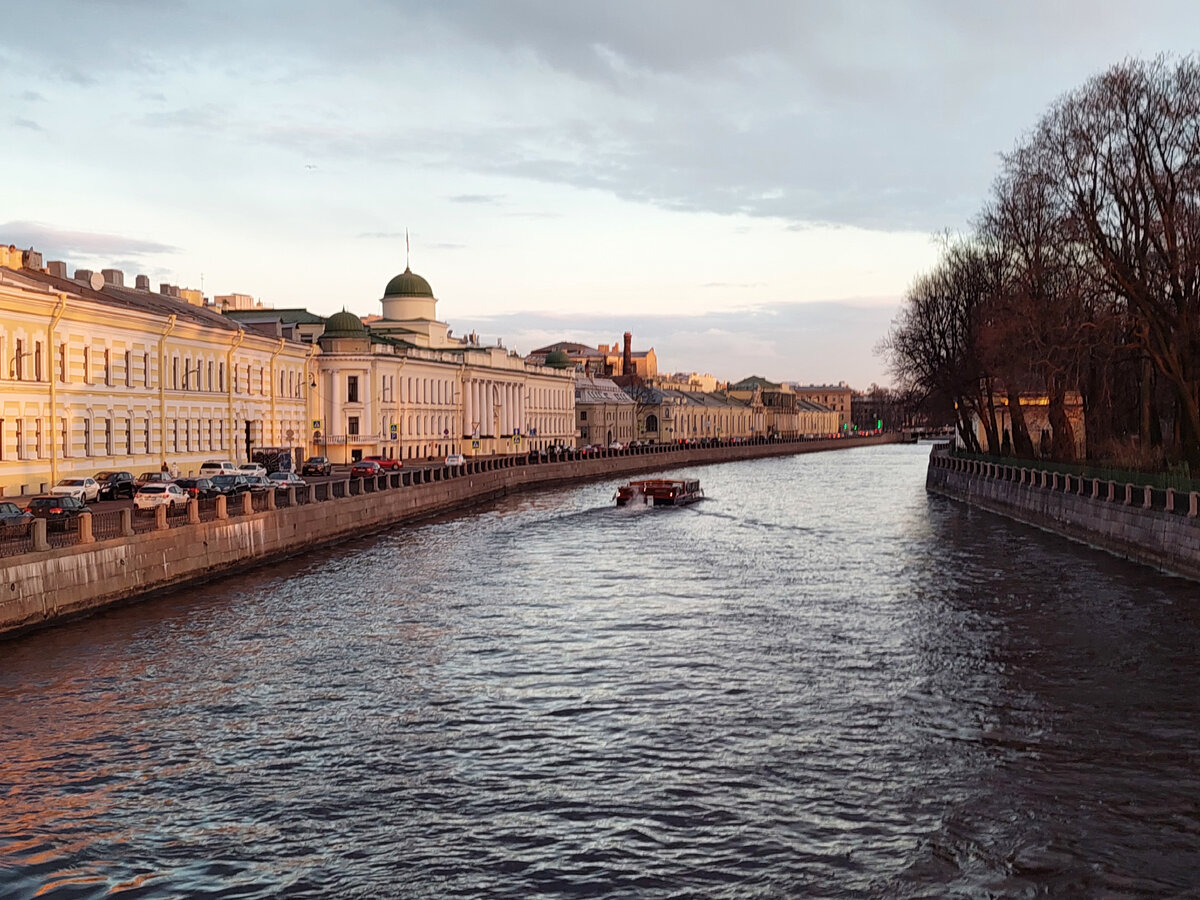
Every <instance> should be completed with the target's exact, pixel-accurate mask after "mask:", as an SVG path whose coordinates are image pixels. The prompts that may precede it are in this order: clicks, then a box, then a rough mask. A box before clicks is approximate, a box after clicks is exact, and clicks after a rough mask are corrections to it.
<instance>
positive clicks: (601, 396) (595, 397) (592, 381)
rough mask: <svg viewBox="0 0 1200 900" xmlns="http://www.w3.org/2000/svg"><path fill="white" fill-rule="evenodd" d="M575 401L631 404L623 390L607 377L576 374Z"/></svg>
mask: <svg viewBox="0 0 1200 900" xmlns="http://www.w3.org/2000/svg"><path fill="white" fill-rule="evenodd" d="M575 403H576V404H580V403H617V404H630V405H632V404H633V400H631V399H630V397H629V395H628V394H626V393H625V392H624V391H623V390H621V389H620V388H619V387H617V386H616V385H615V384H613V382H612V381H610V380H609V379H607V378H598V377H595V376H590V375H581V374H576V376H575Z"/></svg>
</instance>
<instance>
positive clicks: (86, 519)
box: [79, 512, 96, 544]
mask: <svg viewBox="0 0 1200 900" xmlns="http://www.w3.org/2000/svg"><path fill="white" fill-rule="evenodd" d="M79 543H81V544H94V543H96V538H95V537H93V536H92V514H91V513H90V512H85V513H81V514H80V515H79Z"/></svg>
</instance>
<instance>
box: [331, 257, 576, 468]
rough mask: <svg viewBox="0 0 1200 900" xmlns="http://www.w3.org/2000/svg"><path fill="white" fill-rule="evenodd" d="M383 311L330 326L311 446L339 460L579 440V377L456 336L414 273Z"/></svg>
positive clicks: (393, 289)
mask: <svg viewBox="0 0 1200 900" xmlns="http://www.w3.org/2000/svg"><path fill="white" fill-rule="evenodd" d="M380 304H381V308H382V315H371V316H368V317H367V318H366V321H365V322H364V320H363V319H362V318H360V317H358V316H356V315H354V314H353V313H350V312H345V311H343V312H340V313H337V314H335V315H333V316H331V317H330V318H329V319H328V321H326V322H325V325H324V331H323V333H322V334H321V335H320V336H319V338H318V339H317V340H318V343H319V344H320V346H321V349H322V353H321V355H320V357H319V360H318V371H317V373H316V376H315V378H314V381H315V395H316V396H315V398H314V411H313V416H312V419H313V421H312V426H313V428H312V430H311V432H310V434H309V437H310V441H311V443H310V448H311V450H312V452H314V453H321V454H322V455H327V456H329V457H330V458H331V459H332V460H334V462H348V461H350V460H353V459H358V458H361V457H363V456H368V455H380V456H386V457H391V458H399V459H426V458H429V457H434V458H437V457H442V456H445V455H447V454H450V453H463V454H464V455H467V456H482V455H490V454H505V453H522V452H526V451H528V450H540V449H543V448H545V447H549V446H552V445H556V444H563V445H570V444H573V443H574V435H575V429H574V417H575V409H574V386H573V380H572V373H571V372H569V371H563V370H560V369H552V368H548V367H546V366H542V365H536V364H532V363H526V362H525V361H524V360H522V359H521V358H520V357H519V356H518V355H517V354H515V353H513V352H511V351H509V350H506V349H505V348H504V347H503V346H501V345H500V344H499V343H497V344H496V345H495V346H483V345H481V344H480V343H479V339H478V338H477V337H476V336H475V335H469V336H467V337H465V338H455V337H453V336H452V335H451V333H450V328H449V327H448V326H447V325H446V323H444V322H440V321H438V319H437V298H436V297H434V294H433V291H432V289H431V288H430V286H429V282H427V281H426V280H425V279H424V278H422V277H421V276H420V275H417V274H415V273H414V272H412V271H411V270H409V269H405V271H404V272H402V273H401V274H399V275H397V276H396V277H395V278H393V279H392V280H391V281H389V282H388V284H387V287H386V288H385V289H384V293H383V297H382V298H381V300H380Z"/></svg>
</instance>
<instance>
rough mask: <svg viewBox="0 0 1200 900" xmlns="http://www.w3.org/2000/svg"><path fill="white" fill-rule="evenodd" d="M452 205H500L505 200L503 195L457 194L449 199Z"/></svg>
mask: <svg viewBox="0 0 1200 900" xmlns="http://www.w3.org/2000/svg"><path fill="white" fill-rule="evenodd" d="M446 199H447V200H449V201H450V202H451V203H479V204H491V203H499V202H500V201H502V200H503V199H504V195H503V194H457V195H456V196H453V197H447V198H446Z"/></svg>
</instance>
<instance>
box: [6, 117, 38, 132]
mask: <svg viewBox="0 0 1200 900" xmlns="http://www.w3.org/2000/svg"><path fill="white" fill-rule="evenodd" d="M11 121H12V124H13V125H14V126H15V127H17V128H28V129H29V130H30V131H45V130H46V129H45V128H43V127H42V126H41V125H39V124H38V123H37V122H35V121H33V119H21V118H14V119H12V120H11Z"/></svg>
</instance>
